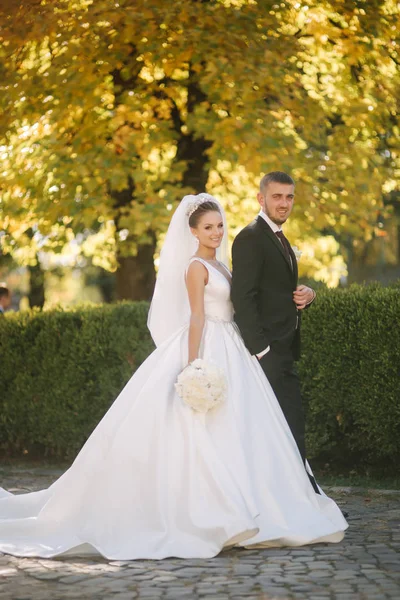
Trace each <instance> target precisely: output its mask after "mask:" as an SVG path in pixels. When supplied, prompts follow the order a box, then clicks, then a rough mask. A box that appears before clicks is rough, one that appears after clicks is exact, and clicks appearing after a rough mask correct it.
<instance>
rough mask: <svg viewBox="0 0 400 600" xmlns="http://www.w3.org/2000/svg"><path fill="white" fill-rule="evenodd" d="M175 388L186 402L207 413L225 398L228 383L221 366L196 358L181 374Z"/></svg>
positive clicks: (193, 407) (191, 406) (196, 409)
mask: <svg viewBox="0 0 400 600" xmlns="http://www.w3.org/2000/svg"><path fill="white" fill-rule="evenodd" d="M175 388H176V391H177V393H178V396H180V398H182V400H183V401H184V402H185V404H187V405H188V406H190V408H192V409H193V410H195V411H197V412H201V413H206V412H207V411H208V410H210V409H212V408H214V407H215V406H218V404H221V402H223V401H224V400H225V397H226V391H227V384H226V379H225V375H224V372H223V371H222V370H221V369H220V368H218V367H216V366H215V365H213V364H210V363H208V362H206V361H205V360H203V359H201V358H196V360H194V361H193V362H192V363H190V365H188V366H187V367H186V368H185V369H183V371H182V372H181V373H180V374H179V376H178V380H177V382H176V383H175Z"/></svg>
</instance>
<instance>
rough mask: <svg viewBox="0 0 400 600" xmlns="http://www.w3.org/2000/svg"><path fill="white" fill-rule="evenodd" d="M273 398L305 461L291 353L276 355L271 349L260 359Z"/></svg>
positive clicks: (302, 427) (298, 392)
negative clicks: (272, 392) (276, 401)
mask: <svg viewBox="0 0 400 600" xmlns="http://www.w3.org/2000/svg"><path fill="white" fill-rule="evenodd" d="M260 364H261V366H262V368H263V371H264V373H265V375H266V376H267V379H268V381H269V382H270V384H271V387H272V389H273V390H274V392H275V396H276V397H277V398H278V402H279V404H280V406H281V408H282V411H283V414H284V415H285V418H286V421H287V422H288V425H289V427H290V429H291V431H292V434H293V437H294V439H295V440H296V443H297V446H298V448H299V451H300V454H301V456H302V458H303V460H305V458H306V445H305V422H304V412H303V404H302V400H301V391H300V381H299V377H298V375H297V371H296V367H295V363H294V360H293V356H292V353H291V352H290V350H289V352H287V353H285V354H281V353H278V352H276V351H274V350H273V349H272V348H271V350H270V351H269V352H267V354H265V355H264V356H263V357H262V358H261V359H260Z"/></svg>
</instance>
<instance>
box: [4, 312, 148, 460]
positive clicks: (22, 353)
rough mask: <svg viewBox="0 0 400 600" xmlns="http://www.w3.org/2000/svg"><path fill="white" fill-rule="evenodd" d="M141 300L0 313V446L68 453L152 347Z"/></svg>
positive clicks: (7, 451) (14, 452) (12, 449)
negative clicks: (1, 315) (2, 315)
mask: <svg viewBox="0 0 400 600" xmlns="http://www.w3.org/2000/svg"><path fill="white" fill-rule="evenodd" d="M147 310H148V305H147V303H145V302H143V303H135V304H134V303H121V304H118V305H105V306H101V307H85V308H81V309H77V310H74V311H68V312H64V311H61V310H56V311H49V312H44V313H40V312H36V313H19V314H14V315H12V314H10V315H7V316H6V317H2V318H0V369H1V371H0V373H1V375H0V448H1V450H2V453H3V454H12V455H17V456H22V455H24V454H26V453H27V452H28V455H29V456H32V455H37V456H40V455H45V456H54V457H57V458H71V457H72V456H74V455H75V454H76V452H77V451H78V450H79V448H80V447H81V446H82V444H83V443H84V442H85V440H86V438H87V437H88V435H89V434H90V432H91V431H92V429H93V428H94V426H95V425H96V424H97V422H98V421H99V420H100V419H101V417H102V416H103V415H104V413H105V412H106V410H107V409H108V408H109V406H110V405H111V403H112V401H113V400H114V399H115V397H116V396H117V395H118V393H119V391H120V390H121V388H122V387H123V385H124V384H125V383H126V381H128V379H129V377H130V376H131V374H132V373H133V372H134V371H135V370H136V368H137V367H138V366H139V365H140V364H141V363H142V362H143V360H144V359H145V358H146V356H147V355H148V354H149V353H150V352H151V350H152V348H153V344H152V341H151V339H150V336H149V334H148V331H147V327H146V318H147Z"/></svg>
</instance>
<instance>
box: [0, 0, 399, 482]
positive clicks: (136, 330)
mask: <svg viewBox="0 0 400 600" xmlns="http://www.w3.org/2000/svg"><path fill="white" fill-rule="evenodd" d="M399 12H400V11H399V5H398V3H397V2H394V1H393V0H368V2H367V1H363V0H357V1H350V0H332V1H328V0H327V1H317V0H311V1H310V2H300V1H295V0H290V1H285V2H271V1H266V0H174V2H170V1H168V0H119V1H115V0H113V1H111V0H107V1H105V0H104V1H103V0H97V1H92V0H59V1H57V2H50V1H46V0H25V1H24V2H23V3H20V2H15V1H14V0H2V3H1V7H0V26H1V27H0V41H1V49H0V109H1V121H0V159H1V161H0V173H1V179H0V281H6V282H7V284H8V285H9V287H10V288H11V290H12V294H13V308H14V310H15V311H16V312H15V313H9V314H7V316H6V317H5V318H4V319H2V320H1V322H0V352H1V377H0V405H1V411H0V451H1V455H2V456H3V457H4V458H7V459H10V458H11V457H16V458H18V459H20V458H21V457H24V458H25V459H26V458H29V459H31V458H32V459H34V458H35V459H37V458H39V459H43V458H45V459H46V460H47V459H49V460H50V459H55V460H64V459H67V460H70V459H71V458H72V457H73V456H74V455H75V454H76V452H77V451H78V450H79V448H80V447H81V445H82V444H83V443H84V441H85V439H86V438H87V436H88V435H89V434H90V432H91V430H92V429H93V427H94V426H95V424H96V423H97V422H98V420H99V419H100V418H101V416H102V415H103V414H104V412H105V411H106V410H107V408H108V407H109V406H110V404H111V402H112V401H113V399H114V398H115V397H116V395H117V394H118V391H119V390H120V389H121V387H122V386H123V384H124V383H125V382H126V381H127V380H128V378H129V377H130V375H131V374H132V371H134V369H135V368H137V366H138V365H139V364H140V363H141V362H142V360H144V359H145V357H146V356H147V355H148V353H149V352H150V351H151V349H152V342H151V340H150V337H149V334H148V332H147V329H146V315H147V309H148V301H149V300H150V298H151V294H152V291H153V287H154V281H155V276H156V269H157V259H158V253H159V249H160V246H161V244H162V240H163V235H164V234H165V231H166V228H167V225H168V222H169V219H170V217H171V214H172V212H173V210H174V208H175V207H176V206H177V203H178V202H179V200H180V199H181V198H182V197H183V195H185V194H187V193H193V192H200V191H203V190H207V191H208V192H210V193H212V194H213V195H215V196H216V197H217V198H218V199H219V200H220V201H221V203H222V204H223V205H224V207H225V209H226V211H227V217H228V224H229V231H230V237H231V240H232V239H233V237H234V236H235V234H236V233H237V232H238V231H239V230H240V229H241V228H242V227H243V226H245V225H246V224H247V223H248V222H249V221H251V220H252V218H253V217H254V216H255V214H256V213H257V202H256V192H257V184H258V181H259V179H260V176H261V175H262V174H263V173H265V172H268V171H272V170H283V171H286V172H289V173H290V174H291V175H292V176H293V178H294V179H295V181H296V202H295V208H294V212H293V216H292V217H291V219H290V222H288V224H287V225H286V226H285V232H286V234H287V236H288V237H289V239H290V241H291V243H292V244H293V245H296V246H297V247H298V248H299V249H300V250H301V251H302V256H301V259H300V262H299V272H300V277H301V282H303V283H310V284H311V285H312V286H313V287H315V288H316V289H317V290H318V292H319V293H318V301H317V302H316V303H315V306H313V308H312V310H310V311H308V312H307V314H306V315H305V319H304V329H303V332H304V333H303V337H304V349H303V350H304V352H303V359H302V361H301V363H300V365H299V368H300V372H301V376H302V381H303V392H304V397H305V401H306V407H307V421H308V441H309V448H310V456H311V458H312V459H313V460H314V461H315V464H316V465H318V466H319V469H320V471H321V472H322V473H323V472H327V473H330V472H335V473H338V472H339V473H341V472H343V473H346V475H347V476H357V475H359V474H363V475H367V476H374V477H378V476H379V477H381V478H383V477H387V476H393V474H394V473H396V472H397V471H396V469H397V465H398V461H399V458H400V443H399V439H400V435H399V434H400V402H399V383H398V382H399V375H400V333H399V327H398V322H399V316H400V300H399V291H400V286H399V284H398V283H397V282H396V280H398V278H399V277H400V245H399V239H400V189H399V175H400V144H399V139H400V129H399V126H400V119H399V114H400V108H399V103H400V71H399V61H400V52H399V43H400V36H399V33H400V18H399V16H400V15H399ZM375 282H379V283H375ZM82 303H86V304H84V305H83V304H82ZM349 474H350V475H349Z"/></svg>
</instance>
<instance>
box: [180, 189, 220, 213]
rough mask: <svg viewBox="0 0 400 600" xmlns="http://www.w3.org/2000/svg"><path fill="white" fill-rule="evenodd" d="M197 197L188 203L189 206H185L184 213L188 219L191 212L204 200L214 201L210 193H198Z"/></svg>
mask: <svg viewBox="0 0 400 600" xmlns="http://www.w3.org/2000/svg"><path fill="white" fill-rule="evenodd" d="M197 198H198V199H197V200H195V201H194V202H192V203H191V204H189V206H188V208H187V211H186V215H187V217H188V219H190V217H191V216H192V214H193V213H194V212H196V210H197V209H198V208H199V206H201V205H202V204H204V203H205V202H215V198H214V197H213V196H211V194H204V193H203V194H198V196H197Z"/></svg>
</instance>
